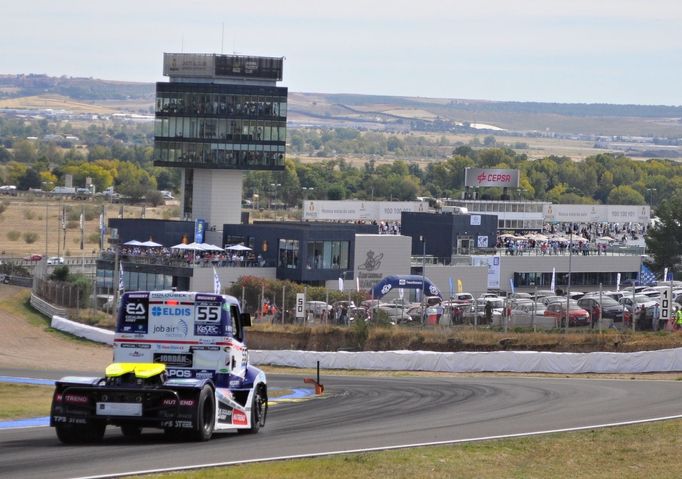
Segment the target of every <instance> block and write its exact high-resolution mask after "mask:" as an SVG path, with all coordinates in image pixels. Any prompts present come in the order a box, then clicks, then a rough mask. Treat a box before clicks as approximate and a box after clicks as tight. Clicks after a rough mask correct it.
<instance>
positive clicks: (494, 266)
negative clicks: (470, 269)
mask: <svg viewBox="0 0 682 479" xmlns="http://www.w3.org/2000/svg"><path fill="white" fill-rule="evenodd" d="M471 266H487V267H488V289H500V255H495V256H475V255H472V256H471Z"/></svg>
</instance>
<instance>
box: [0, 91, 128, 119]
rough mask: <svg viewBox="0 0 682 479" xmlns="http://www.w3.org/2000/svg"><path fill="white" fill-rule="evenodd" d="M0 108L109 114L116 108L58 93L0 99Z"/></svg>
mask: <svg viewBox="0 0 682 479" xmlns="http://www.w3.org/2000/svg"><path fill="white" fill-rule="evenodd" d="M0 108H19V109H27V110H33V109H46V108H52V109H53V110H70V111H73V112H75V113H98V114H110V113H115V112H116V111H117V110H116V109H114V108H109V107H106V106H103V105H98V104H94V103H86V102H79V101H75V100H72V99H70V98H68V97H65V96H60V95H37V96H25V97H21V98H9V99H6V100H0Z"/></svg>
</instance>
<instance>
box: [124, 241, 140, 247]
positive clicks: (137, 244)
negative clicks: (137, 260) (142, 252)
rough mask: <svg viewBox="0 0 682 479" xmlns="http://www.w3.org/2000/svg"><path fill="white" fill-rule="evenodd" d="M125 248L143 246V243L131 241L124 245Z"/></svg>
mask: <svg viewBox="0 0 682 479" xmlns="http://www.w3.org/2000/svg"><path fill="white" fill-rule="evenodd" d="M123 244H124V245H125V246H142V243H141V242H139V241H137V240H130V241H126V242H125V243H123Z"/></svg>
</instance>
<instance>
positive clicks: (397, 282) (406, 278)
mask: <svg viewBox="0 0 682 479" xmlns="http://www.w3.org/2000/svg"><path fill="white" fill-rule="evenodd" d="M393 288H403V289H418V290H420V291H422V292H423V293H424V295H426V296H438V297H440V298H442V297H443V295H441V293H440V290H439V289H438V287H437V286H436V285H435V284H433V283H432V282H431V280H430V279H429V278H426V277H424V276H420V275H418V274H401V275H391V276H386V277H385V278H384V279H382V280H381V281H379V282H378V283H377V284H375V285H374V286H373V287H372V289H371V292H372V297H373V298H374V299H380V298H382V297H384V296H385V295H387V294H388V292H389V291H391V290H392V289H393Z"/></svg>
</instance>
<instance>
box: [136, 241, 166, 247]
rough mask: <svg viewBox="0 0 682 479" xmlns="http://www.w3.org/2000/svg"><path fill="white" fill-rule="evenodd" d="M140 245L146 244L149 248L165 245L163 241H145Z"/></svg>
mask: <svg viewBox="0 0 682 479" xmlns="http://www.w3.org/2000/svg"><path fill="white" fill-rule="evenodd" d="M140 246H146V247H148V248H158V247H160V246H163V245H162V244H161V243H157V242H156V241H152V240H149V241H145V242H144V243H140Z"/></svg>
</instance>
